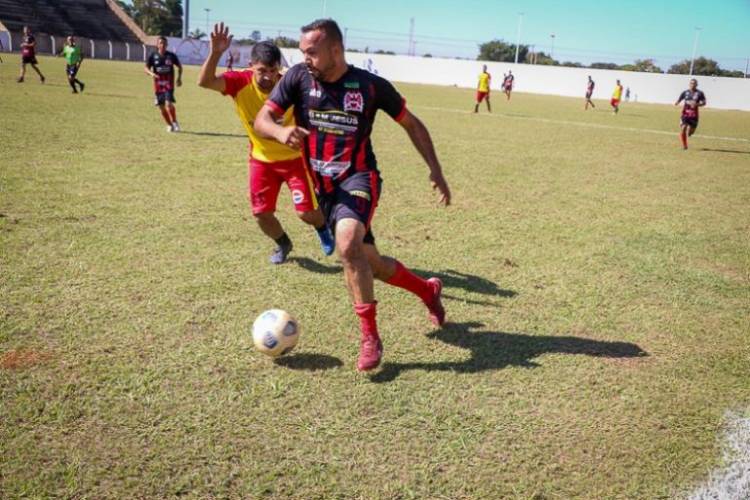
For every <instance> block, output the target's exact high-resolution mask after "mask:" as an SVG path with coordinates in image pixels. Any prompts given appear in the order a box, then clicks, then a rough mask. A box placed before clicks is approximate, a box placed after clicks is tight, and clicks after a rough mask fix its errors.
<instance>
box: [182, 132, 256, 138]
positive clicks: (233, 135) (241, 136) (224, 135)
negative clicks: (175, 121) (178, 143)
mask: <svg viewBox="0 0 750 500" xmlns="http://www.w3.org/2000/svg"><path fill="white" fill-rule="evenodd" d="M180 134H187V135H202V136H207V137H239V138H241V139H247V136H246V135H240V134H224V133H222V132H194V131H192V130H182V131H180Z"/></svg>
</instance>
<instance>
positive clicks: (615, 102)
mask: <svg viewBox="0 0 750 500" xmlns="http://www.w3.org/2000/svg"><path fill="white" fill-rule="evenodd" d="M609 103H610V104H611V105H612V106H619V105H620V100H619V99H615V98H614V97H613V98H612V100H611V101H609Z"/></svg>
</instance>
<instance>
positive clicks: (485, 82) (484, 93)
mask: <svg viewBox="0 0 750 500" xmlns="http://www.w3.org/2000/svg"><path fill="white" fill-rule="evenodd" d="M491 80H492V75H490V74H489V73H487V65H486V64H485V65H484V66H482V73H481V74H480V75H479V83H478V84H477V104H476V106H474V112H475V113H478V112H479V105H480V104H481V103H482V101H485V100H486V101H487V111H489V112H490V113H492V108H491V107H490V81H491Z"/></svg>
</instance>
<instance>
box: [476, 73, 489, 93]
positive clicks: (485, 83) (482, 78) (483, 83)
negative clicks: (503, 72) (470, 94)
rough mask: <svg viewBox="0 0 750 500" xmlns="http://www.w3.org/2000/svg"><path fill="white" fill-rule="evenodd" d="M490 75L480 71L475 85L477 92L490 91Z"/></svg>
mask: <svg viewBox="0 0 750 500" xmlns="http://www.w3.org/2000/svg"><path fill="white" fill-rule="evenodd" d="M490 78H492V77H491V76H490V74H489V73H486V72H485V73H482V74H481V75H479V86H478V87H477V90H478V91H479V92H489V91H490Z"/></svg>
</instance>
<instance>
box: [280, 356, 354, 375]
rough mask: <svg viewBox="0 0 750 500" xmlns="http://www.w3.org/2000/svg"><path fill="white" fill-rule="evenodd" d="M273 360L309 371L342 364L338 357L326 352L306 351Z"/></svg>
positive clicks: (291, 367) (336, 366)
mask: <svg viewBox="0 0 750 500" xmlns="http://www.w3.org/2000/svg"><path fill="white" fill-rule="evenodd" d="M273 362H274V363H275V364H277V365H278V366H283V367H285V368H290V369H292V370H307V371H310V372H314V371H319V370H330V369H331V368H338V367H339V366H344V363H343V361H341V360H340V359H339V358H335V357H333V356H329V355H327V354H315V353H306V352H302V353H298V354H291V355H289V356H284V357H281V358H277V359H275V360H274V361H273Z"/></svg>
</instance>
